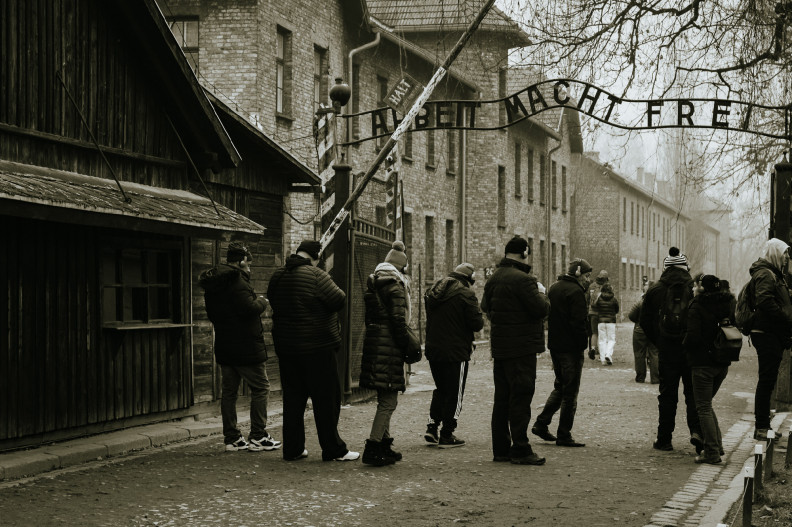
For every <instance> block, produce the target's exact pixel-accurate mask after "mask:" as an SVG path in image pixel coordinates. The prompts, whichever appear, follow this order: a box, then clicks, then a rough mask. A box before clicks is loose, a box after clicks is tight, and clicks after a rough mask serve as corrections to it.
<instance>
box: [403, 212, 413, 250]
mask: <svg viewBox="0 0 792 527" xmlns="http://www.w3.org/2000/svg"><path fill="white" fill-rule="evenodd" d="M402 229H403V232H402V237H403V238H404V248H405V250H406V251H407V254H412V253H413V224H412V213H411V212H405V213H404V214H403V215H402Z"/></svg>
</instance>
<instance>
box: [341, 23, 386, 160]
mask: <svg viewBox="0 0 792 527" xmlns="http://www.w3.org/2000/svg"><path fill="white" fill-rule="evenodd" d="M380 38H382V37H381V35H380V34H379V32H377V34H376V35H375V36H374V40H372V41H371V42H368V43H366V44H363V45H362V46H360V47H357V48H355V49H353V50H351V51H350V52H349V59H348V63H347V67H348V68H349V69H348V70H347V71H348V72H349V88H350V90H352V91H351V95H350V105H349V106H347V114H351V113H353V111H352V104H351V103H352V98H353V97H355V95H356V94H355V92H354V90H355V82H354V78H353V74H352V68H353V65H354V59H355V55H357V54H358V53H360V52H361V51H365V50H367V49H371V48H375V47H377V46H378V45H379V43H380ZM351 140H352V122H351V120H350V119H347V122H346V141H347V143H348V142H349V141H351ZM346 151H347V152H346V162H347V164H348V165H350V166H351V165H352V160H351V159H350V157H349V152H350V149H349V146H347V147H346Z"/></svg>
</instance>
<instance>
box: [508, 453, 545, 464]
mask: <svg viewBox="0 0 792 527" xmlns="http://www.w3.org/2000/svg"><path fill="white" fill-rule="evenodd" d="M511 462H512V463H513V464H514V465H544V464H545V458H543V457H539V456H537V455H536V453H534V452H531V453H530V454H528V455H527V456H524V457H513V458H511Z"/></svg>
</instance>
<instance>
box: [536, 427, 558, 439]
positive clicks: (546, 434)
mask: <svg viewBox="0 0 792 527" xmlns="http://www.w3.org/2000/svg"><path fill="white" fill-rule="evenodd" d="M531 433H532V434H533V435H535V436H539V437H541V438H542V439H544V440H545V441H555V440H556V439H558V438H557V437H556V436H554V435H553V434H552V433H551V432H550V430H548V429H547V427H546V426H541V425H534V427H533V428H531Z"/></svg>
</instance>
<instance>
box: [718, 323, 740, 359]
mask: <svg viewBox="0 0 792 527" xmlns="http://www.w3.org/2000/svg"><path fill="white" fill-rule="evenodd" d="M742 344H743V335H742V333H741V332H740V330H739V329H737V328H736V327H734V326H732V325H731V323H730V322H729V320H728V319H724V320H722V321H721V322H720V323H718V333H717V334H716V335H715V340H714V341H713V343H712V346H713V350H712V351H711V352H710V353H711V355H712V359H713V360H714V361H715V362H718V363H721V364H728V363H730V362H736V361H739V360H740V350H741V349H742Z"/></svg>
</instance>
